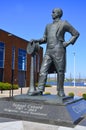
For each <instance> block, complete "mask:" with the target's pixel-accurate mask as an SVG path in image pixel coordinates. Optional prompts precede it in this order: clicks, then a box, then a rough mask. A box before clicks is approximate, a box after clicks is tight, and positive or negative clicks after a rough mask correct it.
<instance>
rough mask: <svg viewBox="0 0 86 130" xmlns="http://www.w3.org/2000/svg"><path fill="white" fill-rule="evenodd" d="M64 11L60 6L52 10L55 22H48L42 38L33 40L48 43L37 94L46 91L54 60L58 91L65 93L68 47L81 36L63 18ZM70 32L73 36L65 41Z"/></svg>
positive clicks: (62, 94) (61, 94)
mask: <svg viewBox="0 0 86 130" xmlns="http://www.w3.org/2000/svg"><path fill="white" fill-rule="evenodd" d="M62 15H63V11H62V9H60V8H55V9H53V11H52V18H53V23H50V24H47V26H46V28H45V32H44V36H43V38H42V39H40V40H33V41H34V42H36V41H37V42H39V44H42V43H47V48H46V53H45V56H44V58H43V62H42V65H41V69H40V74H39V82H38V90H37V93H36V94H40V95H41V94H42V93H43V91H44V85H45V83H46V79H47V74H48V69H49V67H50V65H51V63H52V62H53V63H54V65H55V69H56V72H57V74H58V78H57V83H58V85H57V86H58V87H57V91H58V93H57V94H58V95H59V96H61V97H63V96H65V93H64V76H65V67H66V47H67V46H68V45H70V44H72V45H73V44H74V43H75V41H76V39H77V38H78V37H79V32H78V31H77V30H76V29H75V28H74V27H73V26H72V25H70V24H69V23H68V22H67V21H63V20H61V17H62ZM66 32H69V33H70V34H71V38H70V40H69V41H65V39H64V38H65V33H66Z"/></svg>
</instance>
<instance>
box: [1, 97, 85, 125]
mask: <svg viewBox="0 0 86 130" xmlns="http://www.w3.org/2000/svg"><path fill="white" fill-rule="evenodd" d="M58 98H60V97H58V96H57V95H43V96H28V95H18V96H15V97H14V98H8V99H7V98H6V99H2V100H0V116H1V117H7V118H12V119H19V120H26V121H32V122H40V123H47V124H53V125H60V126H70V127H73V126H75V125H76V124H78V123H79V121H80V120H82V119H83V118H84V115H85V114H86V101H85V100H83V99H82V98H72V97H64V98H60V99H58Z"/></svg>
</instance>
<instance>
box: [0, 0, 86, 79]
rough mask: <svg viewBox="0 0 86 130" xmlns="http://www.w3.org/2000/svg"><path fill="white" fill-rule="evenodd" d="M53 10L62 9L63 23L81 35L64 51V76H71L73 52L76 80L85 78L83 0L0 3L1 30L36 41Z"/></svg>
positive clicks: (85, 12) (85, 0) (85, 3)
mask: <svg viewBox="0 0 86 130" xmlns="http://www.w3.org/2000/svg"><path fill="white" fill-rule="evenodd" d="M55 7H60V8H62V10H63V12H64V14H63V17H62V19H63V20H67V21H68V22H69V23H71V24H72V25H73V26H74V27H75V28H76V29H77V30H78V31H79V33H80V37H79V38H78V40H77V41H76V43H75V45H74V46H72V45H70V46H68V47H67V69H66V70H67V71H66V76H70V74H71V76H72V77H73V76H74V52H75V71H76V77H79V76H80V77H84V78H86V69H85V68H86V48H85V47H86V25H85V24H86V0H2V1H1V0H0V28H1V29H3V30H5V31H8V32H10V33H12V34H14V35H17V36H19V37H21V38H24V39H26V40H31V39H39V38H41V37H42V36H43V33H44V30H45V26H46V24H47V23H51V22H52V17H51V12H52V9H53V8H55ZM68 38H69V36H66V39H68ZM43 48H44V51H45V48H46V46H45V45H43Z"/></svg>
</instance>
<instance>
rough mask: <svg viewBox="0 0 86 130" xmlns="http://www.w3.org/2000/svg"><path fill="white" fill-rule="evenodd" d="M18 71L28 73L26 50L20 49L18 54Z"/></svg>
mask: <svg viewBox="0 0 86 130" xmlns="http://www.w3.org/2000/svg"><path fill="white" fill-rule="evenodd" d="M18 69H19V70H22V71H26V50H23V49H19V52H18Z"/></svg>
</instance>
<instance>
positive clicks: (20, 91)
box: [0, 86, 86, 98]
mask: <svg viewBox="0 0 86 130" xmlns="http://www.w3.org/2000/svg"><path fill="white" fill-rule="evenodd" d="M28 89H29V88H28V87H24V88H22V89H21V88H19V89H18V90H13V95H20V94H27V91H28ZM56 89H57V87H56V86H52V87H46V88H45V93H46V92H49V93H51V94H57V90H56ZM64 90H65V94H66V95H68V93H69V92H73V93H74V95H75V96H81V95H82V94H83V93H86V87H82V86H81V87H73V86H71V87H70V86H65V87H64ZM9 96H10V91H6V90H5V91H3V92H2V93H1V92H0V98H1V97H9Z"/></svg>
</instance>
